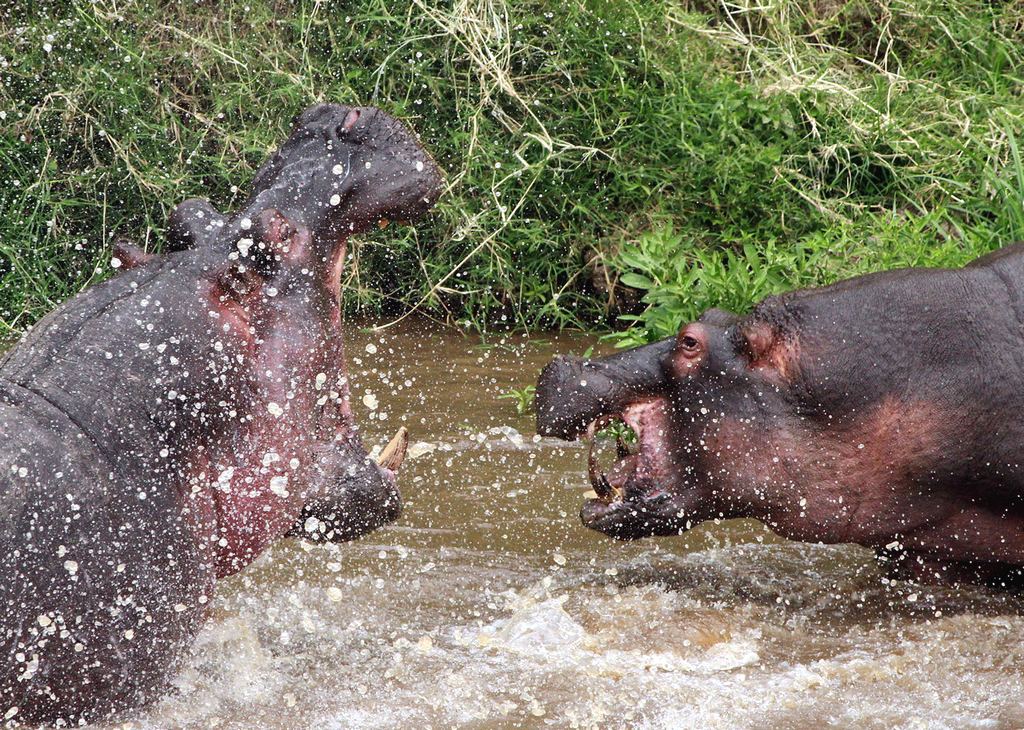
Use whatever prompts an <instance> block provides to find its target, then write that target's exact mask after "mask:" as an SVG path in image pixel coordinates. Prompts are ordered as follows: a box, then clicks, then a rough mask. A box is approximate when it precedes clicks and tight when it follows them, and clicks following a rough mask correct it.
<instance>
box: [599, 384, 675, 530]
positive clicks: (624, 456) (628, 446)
mask: <svg viewBox="0 0 1024 730" xmlns="http://www.w3.org/2000/svg"><path fill="white" fill-rule="evenodd" d="M666 426H667V418H666V402H665V401H664V399H661V398H655V399H651V400H645V401H641V402H638V403H632V404H629V405H627V406H626V407H625V408H624V409H623V410H622V412H621V413H618V414H604V415H601V416H599V417H598V418H595V419H594V420H593V421H591V422H590V424H589V425H588V426H587V428H586V430H585V431H584V433H583V434H581V436H580V438H581V439H582V440H584V441H587V442H589V448H588V454H587V474H588V477H589V479H590V485H591V487H592V489H593V492H592V493H588V495H587V496H588V499H587V500H586V501H585V502H584V504H583V508H582V509H581V511H580V519H581V520H582V521H583V524H584V525H585V526H586V527H589V528H590V529H593V530H598V531H599V532H603V533H605V534H607V535H609V536H611V537H614V538H617V539H620V540H633V539H636V538H640V537H648V536H652V535H669V534H677V533H679V532H681V531H682V530H683V529H685V528H684V517H685V510H684V509H683V507H682V505H681V504H679V502H680V501H681V500H680V497H678V496H677V495H674V494H673V493H672V492H671V491H670V490H669V488H668V484H669V479H668V476H669V469H668V465H669V459H668V450H667V444H666V441H667V439H666V437H667V429H666ZM625 427H628V429H630V430H631V432H632V435H635V440H634V439H631V438H630V437H629V435H628V432H627V431H626V428H625ZM610 431H615V432H617V433H615V460H614V462H613V463H612V464H611V465H610V466H609V467H608V468H607V469H603V468H602V467H601V464H600V461H601V460H600V459H599V457H598V455H597V453H596V445H597V442H598V440H599V438H601V435H602V433H604V434H607V433H609V432H610Z"/></svg>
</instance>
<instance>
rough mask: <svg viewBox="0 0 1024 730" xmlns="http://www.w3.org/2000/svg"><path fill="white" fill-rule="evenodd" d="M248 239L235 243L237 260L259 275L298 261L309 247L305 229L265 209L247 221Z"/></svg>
mask: <svg viewBox="0 0 1024 730" xmlns="http://www.w3.org/2000/svg"><path fill="white" fill-rule="evenodd" d="M243 232H248V233H249V235H248V236H244V235H243V236H242V237H241V238H240V239H239V240H238V242H237V243H236V244H235V245H236V247H237V248H238V251H237V254H238V257H239V259H240V260H248V261H249V262H250V263H251V264H252V265H253V266H254V267H255V268H256V269H257V270H258V271H259V272H260V273H264V274H266V273H269V272H270V271H272V270H273V269H275V268H276V267H277V265H278V264H279V263H280V262H281V261H285V260H301V259H302V258H303V257H304V255H305V253H306V251H307V250H308V248H309V245H310V235H309V229H308V228H306V227H305V226H303V225H300V224H297V223H294V222H293V221H292V220H291V219H290V218H288V216H286V215H285V214H284V213H282V212H281V211H279V210H277V209H276V208H266V209H264V210H263V211H262V212H260V214H259V215H258V216H256V219H255V220H254V221H251V224H250V228H249V230H248V231H243Z"/></svg>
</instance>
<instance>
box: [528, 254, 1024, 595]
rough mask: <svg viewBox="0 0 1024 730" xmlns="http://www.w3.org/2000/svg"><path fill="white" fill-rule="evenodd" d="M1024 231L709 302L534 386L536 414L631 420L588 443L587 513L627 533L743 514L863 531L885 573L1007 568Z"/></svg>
mask: <svg viewBox="0 0 1024 730" xmlns="http://www.w3.org/2000/svg"><path fill="white" fill-rule="evenodd" d="M1022 323H1024V245H1022V244H1018V245H1015V246H1012V247H1009V248H1007V249H1004V250H1002V251H999V252H996V253H994V254H990V255H989V256H986V257H983V258H981V259H979V260H977V261H975V262H973V263H972V264H971V265H969V266H967V267H965V268H963V269H959V270H938V269H936V270H929V269H910V270H902V271H893V272H888V273H881V274H873V275H868V276H862V277H858V278H854V279H851V280H849V281H845V282H841V283H839V284H836V285H833V286H829V287H825V288H821V289H809V290H806V291H795V292H792V293H789V294H785V295H782V296H778V297H770V298H768V299H765V300H764V301H762V302H761V303H760V304H758V305H757V306H756V307H755V308H754V309H753V310H752V311H751V312H750V313H749V314H747V315H743V316H740V315H734V314H731V313H728V312H723V311H721V310H709V311H707V312H705V313H704V315H703V316H701V317H700V319H698V320H697V321H696V322H693V323H691V324H687V325H685V326H684V327H683V328H682V330H681V331H680V332H679V334H678V336H677V337H675V338H672V339H667V340H664V341H661V342H657V343H654V344H651V345H647V346H644V347H639V348H636V349H633V350H630V351H627V352H623V353H619V354H615V355H612V356H610V357H606V358H602V359H594V360H583V359H574V358H560V359H556V360H555V361H554V362H552V363H551V364H549V365H548V366H547V367H546V368H545V369H544V371H543V373H542V374H541V377H540V381H539V383H538V385H537V413H538V416H537V430H538V432H539V433H541V434H545V435H552V436H557V437H560V438H564V439H577V438H587V437H588V436H593V434H594V432H595V431H597V430H599V429H601V428H603V427H604V426H605V425H606V424H608V423H610V422H612V421H616V420H621V421H624V422H625V423H626V424H628V425H629V426H631V427H632V428H633V430H634V431H635V432H636V434H637V435H638V439H637V444H636V445H635V446H632V447H631V446H628V445H620V450H619V452H620V453H619V457H620V458H619V460H618V461H617V463H615V465H614V466H612V467H611V468H610V469H609V470H608V471H607V473H602V471H601V469H600V468H599V467H598V465H597V464H596V463H595V460H594V459H593V457H592V458H591V469H590V475H591V482H592V484H593V487H594V490H595V491H596V492H597V498H596V499H591V500H588V501H587V502H586V504H585V505H584V507H583V510H582V514H581V517H582V519H583V522H584V524H585V525H587V526H588V527H591V528H593V529H595V530H599V531H601V532H604V533H606V534H608V535H611V536H612V537H615V538H619V539H623V540H629V539H634V538H641V537H646V536H653V535H674V534H678V533H682V532H683V531H685V530H686V529H688V528H690V527H691V526H693V525H696V524H697V523H700V522H702V521H704V520H708V519H714V518H732V517H753V518H757V519H759V520H761V521H763V522H764V523H765V524H767V525H769V526H770V527H772V528H773V529H774V530H776V531H777V532H779V533H780V534H782V535H784V536H786V537H789V538H791V539H796V540H805V541H815V542H818V541H820V542H827V543H859V544H861V545H865V546H868V547H870V548H873V549H875V551H876V554H877V555H878V556H879V558H880V560H881V561H882V563H883V565H885V566H886V567H887V568H888V569H889V571H890V573H891V574H892V575H893V576H894V577H903V578H909V579H914V580H919V581H922V582H959V581H965V582H976V583H989V584H993V585H997V586H1007V587H1009V586H1013V587H1015V588H1017V587H1019V586H1020V585H1021V568H1022V566H1024V458H1022V455H1024V385H1022V383H1024V356H1022V354H1021V353H1024V326H1022Z"/></svg>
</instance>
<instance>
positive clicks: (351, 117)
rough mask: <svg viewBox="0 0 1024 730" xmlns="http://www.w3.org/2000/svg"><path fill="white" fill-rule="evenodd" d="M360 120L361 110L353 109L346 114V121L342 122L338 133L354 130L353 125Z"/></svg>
mask: <svg viewBox="0 0 1024 730" xmlns="http://www.w3.org/2000/svg"><path fill="white" fill-rule="evenodd" d="M358 121H359V110H358V109H352V110H350V111H349V113H348V114H346V115H345V121H344V122H342V123H341V126H340V127H339V128H338V134H347V133H348V132H351V131H352V127H354V126H355V125H356V122H358Z"/></svg>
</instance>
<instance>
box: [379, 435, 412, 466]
mask: <svg viewBox="0 0 1024 730" xmlns="http://www.w3.org/2000/svg"><path fill="white" fill-rule="evenodd" d="M408 448H409V429H407V428H406V427H405V426H402V427H401V428H400V429H398V433H396V434H395V435H394V436H393V437H392V439H391V440H390V441H389V442H388V445H387V446H385V447H384V448H383V449H381V452H380V455H379V456H378V457H377V464H378V465H379V466H381V467H383V468H384V469H388V470H390V471H398V468H399V467H400V466H402V462H403V461H405V452H406V450H407V449H408Z"/></svg>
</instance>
